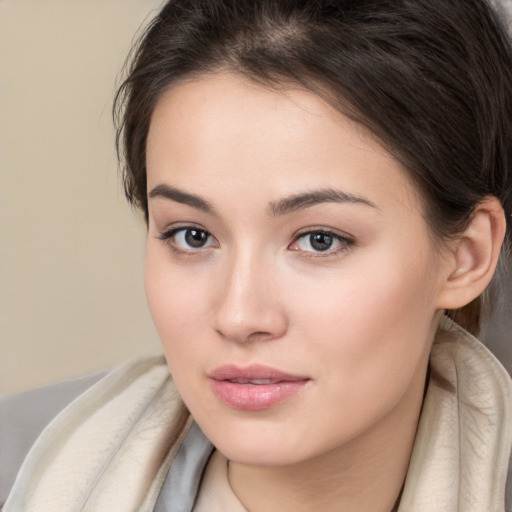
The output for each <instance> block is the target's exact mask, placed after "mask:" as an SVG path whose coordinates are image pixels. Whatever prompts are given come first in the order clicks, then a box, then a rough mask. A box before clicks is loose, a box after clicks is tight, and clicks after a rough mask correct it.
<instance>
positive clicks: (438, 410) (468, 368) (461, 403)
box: [4, 319, 512, 512]
mask: <svg viewBox="0 0 512 512" xmlns="http://www.w3.org/2000/svg"><path fill="white" fill-rule="evenodd" d="M442 324H443V325H442V327H443V329H442V330H441V331H440V334H439V336H438V337H437V339H436V342H435V343H434V346H433V348H432V354H431V369H432V377H431V380H430V384H429V388H428V392H427V396H426V398H425V402H424V405H423V411H422V415H421V418H420V423H419V427H418V433H417V437H416V440H415V445H414V449H413V453H412V459H411V463H410V467H409V471H408V474H407V479H406V482H405V487H404V492H403V495H402V500H401V502H400V507H399V512H503V511H504V503H503V499H504V495H505V480H506V475H507V468H508V463H509V456H510V450H511V446H512V385H511V381H510V377H509V376H508V374H507V372H506V371H505V369H504V368H503V367H502V366H501V365H500V363H499V362H498V361H497V360H496V359H495V358H494V356H493V355H492V354H491V353H490V352H489V351H488V350H487V349H486V348H485V347H484V346H483V345H482V344H481V343H480V342H479V341H478V340H476V339H475V338H473V337H472V336H470V335H469V334H468V333H467V332H465V331H464V330H463V329H461V328H460V327H458V326H457V325H455V324H452V323H451V322H450V321H448V320H446V319H443V322H442ZM192 421H193V420H192V418H191V417H190V415H189V413H188V411H187V409H186V408H185V406H184V404H183V402H182V401H181V399H180V397H179V395H178V393H177V391H176V388H175V387H174V385H173V383H172V380H171V378H170V375H169V372H168V369H167V365H166V363H165V360H164V359H163V357H156V358H148V359H144V360H141V361H136V362H135V363H131V364H129V365H126V366H124V367H121V368H120V369H118V370H116V371H114V372H112V373H111V374H109V375H108V376H107V377H106V378H104V379H103V380H102V381H100V382H99V383H97V384H96V385H95V386H93V387H92V388H91V389H90V390H89V391H87V392H86V393H85V394H84V395H82V396H81V397H79V398H78V399H77V400H75V401H74V402H73V403H72V404H71V405H70V406H68V407H67V408H66V409H65V410H64V411H63V412H62V413H60V414H59V415H58V416H57V417H56V418H55V420H54V421H53V422H52V423H51V424H50V425H49V426H48V427H47V428H46V429H45V430H44V432H43V433H42V434H41V436H40V437H39V439H38V440H37V442H36V443H35V445H34V446H33V448H32V450H31V451H30V453H29V455H28V456H27V459H26V460H25V462H24V464H23V466H22V468H21V470H20V472H19V475H18V478H17V480H16V483H15V485H14V488H13V490H12V492H11V494H10V496H9V498H8V500H7V502H6V504H5V507H4V512H46V511H51V512H54V511H58V512H77V511H94V512H117V511H119V512H126V511H135V510H137V511H140V512H151V511H152V510H153V508H154V506H155V503H156V500H157V498H158V494H159V492H160V489H161V487H162V485H163V483H164V481H165V477H166V475H167V472H168V470H169V467H170V466H171V464H172V461H173V460H174V457H175V456H176V453H177V451H178V449H179V447H180V446H181V443H182V442H183V439H184V438H185V436H186V434H187V432H188V431H189V429H190V426H191V424H192Z"/></svg>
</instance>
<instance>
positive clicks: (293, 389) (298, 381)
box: [208, 365, 310, 411]
mask: <svg viewBox="0 0 512 512" xmlns="http://www.w3.org/2000/svg"><path fill="white" fill-rule="evenodd" d="M208 377H209V378H210V384H211V386H212V390H213V392H214V393H215V395H216V396H217V397H218V398H219V399H220V400H221V401H222V402H223V403H224V404H226V405H227V406H229V407H232V408H233V409H242V410H247V411H260V410H263V409H269V408H270V407H273V406H274V405H277V404H278V403H280V402H282V401H284V400H286V399H287V398H289V397H291V396H293V395H295V394H296V393H298V392H299V391H301V390H302V389H303V388H304V386H305V385H306V384H307V383H308V382H309V380H310V379H309V378H308V377H304V376H299V375H292V374H289V373H286V372H282V371H281V370H277V369H276V368H272V367H269V366H262V365H251V366H247V367H238V366H235V365H225V366H219V367H218V368H216V369H214V370H213V371H212V372H211V373H210V374H209V375H208Z"/></svg>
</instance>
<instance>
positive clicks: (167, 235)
mask: <svg viewBox="0 0 512 512" xmlns="http://www.w3.org/2000/svg"><path fill="white" fill-rule="evenodd" d="M189 229H195V230H197V231H202V232H204V233H206V235H207V237H210V238H211V239H213V240H215V244H216V245H215V246H212V245H207V246H205V247H197V248H192V247H190V248H189V249H187V248H185V247H181V246H179V245H178V244H176V243H175V242H173V240H172V239H173V237H175V236H176V235H177V234H178V233H179V232H180V231H187V230H189ZM156 238H157V239H158V240H161V241H163V242H164V243H165V244H166V245H168V247H169V248H170V249H171V250H172V251H173V252H175V253H178V254H185V255H196V254H198V253H200V252H204V251H206V250H208V249H211V248H216V247H218V246H219V243H218V241H217V239H216V238H215V237H214V236H213V235H212V233H211V232H210V231H208V230H207V229H205V228H204V227H203V226H201V225H199V224H194V223H188V224H180V225H175V226H171V227H169V228H168V229H165V230H164V231H161V232H160V233H159V234H158V235H157V236H156Z"/></svg>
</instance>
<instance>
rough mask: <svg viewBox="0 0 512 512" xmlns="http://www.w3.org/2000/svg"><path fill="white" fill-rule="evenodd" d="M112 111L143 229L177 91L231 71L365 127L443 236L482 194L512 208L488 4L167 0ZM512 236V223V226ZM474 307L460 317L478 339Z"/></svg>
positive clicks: (496, 35) (501, 35) (497, 55)
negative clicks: (294, 89) (156, 158)
mask: <svg viewBox="0 0 512 512" xmlns="http://www.w3.org/2000/svg"><path fill="white" fill-rule="evenodd" d="M131 62H132V63H131V66H130V68H129V73H128V77H127V78H126V80H125V81H124V82H123V84H122V85H121V87H120V89H119V91H118V94H117V97H116V103H115V113H116V120H117V129H118V131H117V147H118V153H119V154H120V156H122V166H123V177H124V187H125V192H126V196H127V198H128V200H129V201H130V202H131V203H132V204H133V205H135V206H137V207H140V208H141V209H142V210H143V211H144V213H145V215H146V219H147V196H146V194H147V191H146V154H145V149H146V139H147V135H148V131H149V124H150V121H151V116H152V113H153V110H154V108H155V106H156V104H157V102H158V100H159V99H160V97H161V96H162V94H163V93H164V92H165V91H166V89H168V88H169V87H171V86H172V85H173V84H175V83H176V82H177V81H180V80H183V79H187V78H189V77H191V76H194V75H201V74H205V73H212V72H217V71H221V70H228V71H232V72H237V73H241V74H243V75H245V76H247V77H249V78H250V79H253V80H256V81H258V82H261V83H263V84H265V85H267V86H269V87H280V86H282V85H283V84H289V83H295V84H300V85H302V86H304V87H306V88H308V89H310V90H312V91H314V92H315V93H317V94H319V95H321V96H322V97H323V98H325V99H326V100H327V101H329V102H330V103H331V104H332V105H334V106H335V107H336V108H338V109H339V110H340V111H341V112H343V113H344V114H346V115H348V116H350V117H351V118H352V119H354V120H356V121H358V122H359V123H361V124H363V125H364V126H365V127H366V128H368V129H369V130H370V131H371V132H372V133H373V134H375V136H377V137H378V139H379V140H380V141H381V143H382V145H383V147H385V148H386V149H387V150H388V151H389V152H390V153H391V154H392V155H394V156H395V157H396V158H397V160H398V161H400V162H401V163H402V164H403V165H404V166H405V168H406V169H407V171H408V173H409V175H410V177H411V179H412V180H413V181H414V182H415V183H416V185H417V187H418V189H419V191H420V193H421V197H422V199H423V203H424V208H425V216H426V220H427V222H428V224H429V226H430V228H431V231H432V233H433V234H434V235H435V236H434V238H435V239H436V240H443V239H447V238H451V237H455V236H457V235H458V234H460V233H461V232H462V231H463V229H464V227H465V226H466V225H467V222H468V220H469V219H470V218H471V215H472V213H473V211H474V208H475V205H476V204H477V203H478V202H479V201H480V200H482V199H483V198H484V197H485V196H488V195H492V196H496V197H498V198H499V200H500V201H501V204H502V205H503V207H504V209H505V212H506V214H507V220H508V221H510V217H511V212H512V173H511V170H510V164H511V162H512V51H511V48H510V41H509V39H508V37H507V35H506V31H505V30H504V29H503V27H502V26H501V24H500V22H499V20H498V19H497V16H496V14H495V13H494V11H493V10H492V8H491V7H490V6H489V5H488V4H487V2H486V1H485V0H450V1H447V0H170V1H169V2H168V3H167V4H166V5H165V6H164V7H163V9H162V10H161V12H160V14H159V15H158V16H157V17H156V18H155V19H154V20H153V21H152V22H151V24H150V25H149V26H148V28H147V29H146V31H145V32H144V34H143V35H142V37H141V39H140V42H139V44H138V45H137V46H136V47H135V49H134V51H133V55H132V60H131ZM507 237H508V239H509V240H510V237H511V226H510V222H508V227H507ZM480 310H481V303H480V299H477V300H476V301H474V302H473V303H471V304H469V305H468V306H466V307H465V308H463V309H461V310H460V311H458V312H455V313H453V314H452V316H454V317H455V318H456V320H457V321H458V322H459V323H461V324H462V325H463V326H464V327H466V328H468V329H469V330H470V331H472V332H475V331H476V330H477V329H478V326H479V321H480Z"/></svg>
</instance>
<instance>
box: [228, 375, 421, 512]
mask: <svg viewBox="0 0 512 512" xmlns="http://www.w3.org/2000/svg"><path fill="white" fill-rule="evenodd" d="M425 372H426V369H425ZM420 375H421V372H420ZM423 375H425V373H423ZM423 395H424V378H422V379H421V381H420V382H416V383H413V385H411V387H410V389H409V390H408V392H407V395H406V396H404V398H403V400H401V401H400V403H399V404H398V405H397V407H396V408H395V409H394V410H392V411H391V412H390V413H389V414H388V415H387V416H386V417H384V418H382V419H381V420H380V421H379V422H378V424H377V425H374V426H373V427H372V428H371V429H369V430H368V431H366V432H364V433H362V434H361V435H359V436H358V437H357V438H355V439H353V440H352V441H350V442H349V443H347V444H344V445H342V446H339V447H337V448H336V449H334V450H331V451H330V452H328V453H325V454H322V455H319V456H316V457H315V458H313V459H308V460H306V461H301V462H298V463H295V464H291V465H285V466H276V467H264V466H250V465H244V464H238V463H236V462H230V464H229V468H228V477H229V482H230V485H231V487H232V489H233V492H234V493H235V494H236V495H237V497H238V499H239V500H240V501H241V503H242V504H243V505H244V506H245V508H246V509H247V510H248V511H250V512H263V511H268V510H272V511H275V512H280V511H289V510H294V511H295V512H303V511H304V512H305V511H311V510H322V511H324V512H330V511H333V512H334V511H339V510H344V511H347V512H356V511H357V512H391V511H393V510H394V509H395V505H396V503H397V500H398V497H399V495H400V492H401V489H402V487H403V483H404V480H405V476H406V473H407V468H408V465H409V460H410V456H411V452H412V447H413V444H414V438H415V434H416V427H417V424H418V419H419V415H420V411H421V405H422V402H423Z"/></svg>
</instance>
